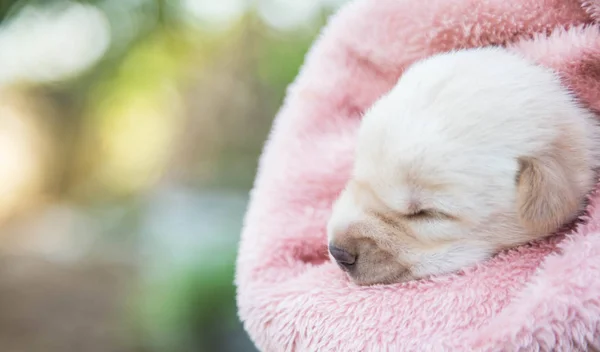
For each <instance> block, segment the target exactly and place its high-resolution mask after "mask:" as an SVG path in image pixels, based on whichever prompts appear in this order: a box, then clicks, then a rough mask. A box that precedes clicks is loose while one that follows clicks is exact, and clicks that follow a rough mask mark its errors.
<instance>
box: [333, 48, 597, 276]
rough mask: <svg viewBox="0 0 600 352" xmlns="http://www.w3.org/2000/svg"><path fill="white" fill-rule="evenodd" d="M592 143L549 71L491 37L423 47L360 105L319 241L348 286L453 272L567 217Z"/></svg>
mask: <svg viewBox="0 0 600 352" xmlns="http://www.w3.org/2000/svg"><path fill="white" fill-rule="evenodd" d="M599 151H600V127H598V124H597V122H596V118H595V116H594V115H593V114H592V113H591V112H590V111H588V110H586V109H585V108H583V107H581V106H580V105H579V104H578V102H577V101H576V99H575V98H574V97H573V96H572V95H571V94H570V92H569V91H568V89H566V88H565V87H563V86H562V85H561V83H560V80H559V78H558V76H557V75H556V74H555V73H553V72H552V71H550V70H549V69H546V68H544V67H541V66H539V65H536V64H534V63H532V62H529V61H528V60H526V59H524V58H522V57H520V56H518V55H517V54H514V53H511V52H509V51H507V50H506V49H503V48H496V47H493V48H492V47H490V48H480V49H469V50H462V51H455V52H450V53H445V54H439V55H436V56H433V57H430V58H428V59H426V60H423V61H420V62H418V63H416V64H414V65H413V66H412V67H410V68H409V69H408V70H407V71H406V72H405V73H404V75H403V76H402V78H401V79H400V80H399V81H398V83H397V85H396V86H395V87H394V88H392V90H391V91H390V92H388V93H387V94H386V95H384V96H383V97H381V98H380V99H379V100H378V101H377V102H376V103H375V104H374V105H373V106H372V107H371V108H370V109H369V110H368V111H367V112H366V113H365V116H364V118H363V121H362V123H361V127H360V130H359V135H358V141H357V149H356V154H355V163H354V169H353V173H352V176H351V179H350V180H349V182H348V184H347V185H346V188H345V189H344V191H343V192H342V193H341V195H340V196H339V198H338V200H337V201H336V202H335V204H334V207H333V212H332V216H331V218H330V221H329V223H328V227H327V230H328V240H329V245H330V248H331V246H335V247H337V248H340V249H342V250H343V251H345V252H347V253H349V254H351V255H352V256H353V257H354V258H355V261H354V263H352V264H349V265H341V266H342V267H343V268H344V270H345V271H347V273H348V275H349V276H350V278H351V279H352V280H353V281H354V282H355V283H357V284H359V285H370V284H379V283H394V282H402V281H407V280H412V279H417V278H422V277H426V276H430V275H437V274H443V273H448V272H453V271H456V270H458V269H461V268H463V267H465V266H468V265H472V264H474V263H477V262H479V261H482V260H485V259H487V258H489V257H491V256H492V255H494V254H495V253H497V252H498V251H500V250H502V249H506V248H510V247H514V246H517V245H521V244H524V243H526V242H529V241H531V240H535V239H539V238H542V237H545V236H548V235H550V234H552V233H553V232H554V231H556V230H558V229H559V228H560V227H561V226H562V225H564V224H565V223H568V222H570V221H572V220H574V219H575V218H576V217H577V216H578V214H579V213H580V211H581V210H582V209H583V206H584V202H585V197H586V194H587V193H588V192H589V191H590V190H591V189H592V188H593V186H594V184H595V181H596V169H597V168H598V166H599V165H600V153H599Z"/></svg>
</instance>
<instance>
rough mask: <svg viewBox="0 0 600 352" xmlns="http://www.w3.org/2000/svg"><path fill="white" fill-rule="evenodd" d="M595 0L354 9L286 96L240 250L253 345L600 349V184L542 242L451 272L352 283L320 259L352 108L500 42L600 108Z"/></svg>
mask: <svg viewBox="0 0 600 352" xmlns="http://www.w3.org/2000/svg"><path fill="white" fill-rule="evenodd" d="M599 1H600V0H453V1H448V0H419V1H412V0H410V1H409V0H376V1H375V0H371V1H369V0H358V1H353V2H350V3H349V4H348V5H347V6H345V7H343V8H342V9H341V10H340V11H339V12H338V13H337V14H336V15H334V16H333V17H332V19H331V20H330V21H329V24H328V25H327V26H326V28H325V29H324V31H323V33H322V35H321V37H320V38H319V40H318V41H317V42H316V43H315V45H314V46H313V48H312V49H311V51H310V52H309V54H308V55H307V58H306V61H305V64H304V66H303V68H302V70H301V72H300V74H299V75H298V77H297V79H296V80H295V82H294V84H293V85H292V86H291V87H290V89H289V91H288V95H287V98H286V100H285V102H284V105H283V107H282V109H281V110H280V112H279V114H278V116H277V118H276V120H275V123H274V126H273V130H272V133H271V136H270V139H269V141H268V142H267V144H266V147H265V150H264V153H263V156H262V158H261V161H260V167H259V172H258V175H257V179H256V183H255V187H254V190H253V191H252V198H251V203H250V206H249V209H248V213H247V215H246V220H245V227H244V230H243V233H242V239H241V243H240V249H239V255H238V261H237V269H236V270H237V272H236V285H237V288H238V298H237V303H238V308H239V316H240V318H241V320H242V321H243V323H244V326H245V328H246V330H247V331H248V333H249V335H250V336H251V338H252V339H253V341H254V342H255V344H256V345H257V346H258V347H259V348H260V349H261V350H262V351H344V352H353V351H377V352H383V351H518V350H519V351H578V350H586V349H587V348H590V347H591V346H594V347H600V221H599V220H600V204H599V202H600V190H599V188H597V189H596V190H595V191H594V193H593V194H591V195H590V204H589V206H588V208H587V214H586V215H585V216H584V217H583V218H582V219H581V220H580V221H579V222H578V223H577V224H574V225H573V226H571V228H570V229H569V230H565V231H564V232H563V233H562V234H557V235H555V236H553V237H551V238H549V239H547V240H545V241H541V242H539V243H535V244H531V245H527V246H522V247H520V248H517V249H514V250H510V251H506V252H503V253H501V254H499V255H497V256H496V257H494V258H492V259H491V260H488V261H486V262H484V263H481V264H479V265H476V266H473V267H468V268H465V269H464V270H463V271H461V272H458V273H455V274H450V275H443V276H439V277H435V278H431V279H426V280H420V281H413V282H408V283H403V284H395V285H379V286H371V287H359V286H356V285H354V284H352V283H351V282H350V281H349V279H348V278H347V277H346V275H345V274H344V273H343V272H342V271H341V270H340V269H339V268H337V266H336V265H335V264H333V263H331V262H330V261H329V259H328V257H327V247H326V246H327V241H326V233H325V226H326V223H327V220H328V217H329V215H330V212H331V205H332V202H333V201H334V199H335V198H336V196H337V195H338V194H339V192H340V191H341V190H342V188H343V187H344V184H345V182H346V181H347V180H348V177H349V173H350V170H351V167H352V161H353V148H354V141H355V135H356V132H357V128H358V126H359V123H360V118H361V113H362V112H363V111H364V110H365V109H366V108H367V107H368V106H369V105H371V104H372V103H373V102H374V100H375V99H377V97H379V96H380V95H381V94H382V93H384V92H386V91H387V90H388V89H390V88H391V87H392V86H393V84H394V83H395V82H396V81H397V79H398V78H399V77H400V76H401V74H402V72H403V70H404V69H406V68H407V67H408V66H409V65H410V64H411V63H413V62H414V61H415V60H418V59H421V58H424V57H427V56H429V55H431V54H434V53H438V52H443V51H448V50H452V49H460V48H467V47H477V46H486V45H506V46H508V47H510V48H511V50H516V51H518V52H520V53H523V54H524V55H526V56H527V57H529V58H531V59H533V60H535V61H536V62H538V63H539V64H541V65H545V66H548V67H551V68H553V69H555V70H556V71H557V72H559V73H560V74H561V76H562V77H563V80H564V84H565V85H567V86H569V87H570V88H571V89H572V90H573V91H574V92H575V94H576V95H577V96H578V97H579V98H580V99H581V101H582V102H583V103H584V104H585V105H586V106H588V107H589V108H591V109H593V110H595V111H597V112H600V24H598V23H597V22H596V21H597V20H598V19H600V3H599Z"/></svg>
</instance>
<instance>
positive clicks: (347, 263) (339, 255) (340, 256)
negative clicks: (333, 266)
mask: <svg viewBox="0 0 600 352" xmlns="http://www.w3.org/2000/svg"><path fill="white" fill-rule="evenodd" d="M329 253H331V256H332V257H333V258H334V259H335V261H336V262H337V263H338V264H339V265H340V266H341V267H342V269H345V270H349V269H350V268H351V267H352V265H354V263H355V262H356V255H354V254H351V253H350V252H348V251H347V250H345V249H342V248H339V247H336V246H334V245H331V244H330V245H329Z"/></svg>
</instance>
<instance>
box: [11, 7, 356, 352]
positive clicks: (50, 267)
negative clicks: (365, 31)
mask: <svg viewBox="0 0 600 352" xmlns="http://www.w3.org/2000/svg"><path fill="white" fill-rule="evenodd" d="M343 2H344V0H302V1H300V0H256V1H249V0H246V1H244V0H97V1H92V0H90V1H63V0H37V1H34V0H29V1H3V0H0V261H1V263H0V350H1V351H3V352H13V351H14V352H17V351H19V352H21V351H23V352H37V351H43V352H53V351H57V352H58V351H60V352H65V351H78V352H80V351H85V352H87V351H102V352H109V351H161V352H162V351H169V352H178V351H224V352H226V351H236V352H237V351H241V352H243V351H254V350H255V349H254V347H253V345H252V342H251V341H250V340H249V339H248V337H247V336H246V334H245V333H244V331H243V329H242V327H241V325H240V323H239V322H238V319H237V315H236V308H235V289H234V286H233V272H234V260H235V255H236V251H237V241H238V238H239V233H240V228H241V224H242V217H243V215H244V211H245V209H246V205H247V200H248V191H249V190H250V188H251V186H252V182H253V178H254V175H255V172H256V166H257V158H258V156H259V154H260V151H261V148H262V145H263V143H264V140H265V138H266V136H267V134H268V131H269V128H270V125H271V122H272V119H273V117H274V115H275V113H276V112H277V109H278V108H279V106H280V105H281V102H282V99H283V97H284V95H285V89H286V86H287V85H288V84H289V83H290V82H291V81H292V80H293V78H294V77H295V75H296V74H297V72H298V69H299V67H300V65H301V63H302V61H303V59H304V55H305V53H306V50H307V49H308V48H309V46H310V44H311V42H312V41H313V40H314V38H315V36H316V35H317V33H318V31H319V29H320V27H321V26H322V25H323V24H324V22H325V20H326V18H327V16H328V15H329V14H330V13H331V12H332V11H334V10H335V9H336V7H338V6H340V5H341V4H342V3H343Z"/></svg>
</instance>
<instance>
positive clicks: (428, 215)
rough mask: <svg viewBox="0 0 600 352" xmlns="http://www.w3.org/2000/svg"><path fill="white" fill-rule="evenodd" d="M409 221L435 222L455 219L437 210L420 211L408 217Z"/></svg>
mask: <svg viewBox="0 0 600 352" xmlns="http://www.w3.org/2000/svg"><path fill="white" fill-rule="evenodd" d="M406 217H407V218H408V219H409V220H435V219H453V218H454V217H453V216H451V215H448V214H445V213H442V212H440V211H438V210H435V209H420V210H418V211H416V212H414V213H411V214H408V215H406Z"/></svg>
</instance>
